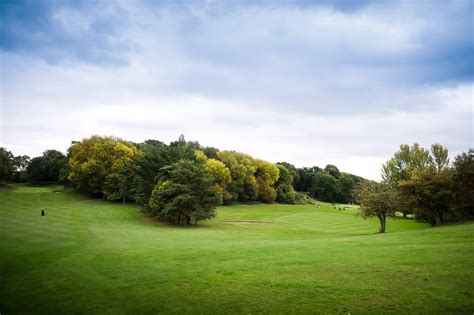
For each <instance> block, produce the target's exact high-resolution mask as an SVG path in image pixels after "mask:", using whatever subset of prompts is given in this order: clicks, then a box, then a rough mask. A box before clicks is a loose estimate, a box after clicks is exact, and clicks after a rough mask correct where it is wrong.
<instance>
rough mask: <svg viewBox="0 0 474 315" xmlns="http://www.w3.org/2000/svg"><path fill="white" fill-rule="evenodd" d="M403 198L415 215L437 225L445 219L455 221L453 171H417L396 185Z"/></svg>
mask: <svg viewBox="0 0 474 315" xmlns="http://www.w3.org/2000/svg"><path fill="white" fill-rule="evenodd" d="M398 188H399V190H400V192H401V194H402V196H403V197H404V198H403V199H404V200H406V201H407V203H408V204H409V205H410V207H411V208H412V209H414V211H415V215H416V216H417V217H418V218H420V219H424V220H427V221H428V222H429V223H430V224H431V225H434V226H438V225H440V224H442V223H444V222H446V221H457V219H456V218H455V217H456V213H455V212H453V211H452V210H453V208H452V203H453V202H455V185H454V172H453V171H452V170H451V169H444V170H442V171H440V172H436V171H432V170H422V171H418V172H416V173H415V174H413V176H412V177H411V178H410V179H409V180H406V181H402V182H400V184H399V186H398Z"/></svg>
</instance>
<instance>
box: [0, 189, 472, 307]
mask: <svg viewBox="0 0 474 315" xmlns="http://www.w3.org/2000/svg"><path fill="white" fill-rule="evenodd" d="M339 206H340V205H337V208H336V209H334V208H333V206H332V205H331V204H327V203H320V207H318V206H317V205H281V204H271V205H267V204H259V203H255V204H249V205H233V206H220V207H218V208H217V215H216V216H215V218H213V219H211V220H207V221H204V222H202V223H200V224H198V225H196V226H191V227H187V228H186V227H183V226H172V225H167V224H164V223H161V222H159V221H156V220H155V219H153V218H152V217H150V216H148V215H146V214H144V213H143V212H142V211H141V210H140V208H139V207H137V206H135V205H133V204H127V205H122V204H120V203H112V202H105V201H102V200H100V199H99V200H98V199H88V198H86V197H84V196H82V195H79V194H78V193H76V192H74V191H73V190H68V189H64V188H63V187H62V186H57V185H55V186H42V187H33V186H27V185H8V186H3V187H1V188H0V313H1V314H2V315H3V314H13V313H45V314H48V313H49V314H51V313H64V314H65V313H87V314H120V313H161V314H166V313H194V314H196V313H207V314H211V313H212V314H225V313H269V314H271V313H278V314H286V313H341V314H349V313H351V314H359V313H374V314H379V313H393V314H407V313H420V312H421V313H430V314H446V313H458V314H462V313H465V314H471V313H472V312H473V311H474V296H473V294H474V293H473V292H474V268H473V266H474V242H473V241H474V233H473V232H474V225H473V224H472V223H464V224H452V225H445V226H442V227H437V228H433V227H431V226H429V225H428V224H427V223H422V222H417V221H415V220H407V219H402V218H396V219H394V218H389V219H388V221H387V231H386V233H385V234H379V233H377V232H378V225H379V223H378V221H377V219H375V218H372V219H367V220H366V219H363V218H361V217H360V216H357V215H356V214H357V213H358V209H357V207H350V206H349V208H348V209H347V210H345V211H344V210H343V211H340V210H339V208H338V207H339ZM341 206H342V205H341ZM42 208H44V209H45V216H41V209H42Z"/></svg>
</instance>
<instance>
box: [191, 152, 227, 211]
mask: <svg viewBox="0 0 474 315" xmlns="http://www.w3.org/2000/svg"><path fill="white" fill-rule="evenodd" d="M194 153H195V156H196V158H197V160H198V161H200V162H201V163H203V165H204V168H205V170H206V171H207V172H208V173H209V174H210V175H211V176H212V177H213V178H214V184H215V189H216V191H217V192H218V195H219V200H220V202H219V203H223V202H224V203H226V202H227V201H229V200H231V199H232V194H231V193H229V191H228V190H227V185H228V184H229V183H230V182H231V180H232V178H231V176H230V171H229V169H228V168H227V167H226V166H225V164H224V163H222V162H221V161H219V160H216V159H214V158H208V157H207V156H206V155H205V154H204V152H203V151H200V150H196V151H195V152H194ZM216 155H217V154H216Z"/></svg>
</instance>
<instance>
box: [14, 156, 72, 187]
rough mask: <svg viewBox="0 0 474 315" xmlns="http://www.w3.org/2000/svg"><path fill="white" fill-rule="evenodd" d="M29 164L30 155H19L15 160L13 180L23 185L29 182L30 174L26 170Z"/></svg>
mask: <svg viewBox="0 0 474 315" xmlns="http://www.w3.org/2000/svg"><path fill="white" fill-rule="evenodd" d="M29 164H30V157H29V156H28V155H18V156H15V157H14V158H13V168H14V175H13V180H14V181H15V182H20V183H22V182H26V181H27V180H28V174H27V171H26V169H27V167H28V165H29ZM63 164H65V163H63Z"/></svg>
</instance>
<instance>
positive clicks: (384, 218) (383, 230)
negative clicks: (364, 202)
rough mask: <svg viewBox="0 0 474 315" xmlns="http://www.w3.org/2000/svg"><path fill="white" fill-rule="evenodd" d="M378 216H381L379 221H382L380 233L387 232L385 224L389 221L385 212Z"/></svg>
mask: <svg viewBox="0 0 474 315" xmlns="http://www.w3.org/2000/svg"><path fill="white" fill-rule="evenodd" d="M378 218H379V221H380V230H379V232H380V233H385V225H386V222H387V217H386V216H385V214H379V215H378Z"/></svg>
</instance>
